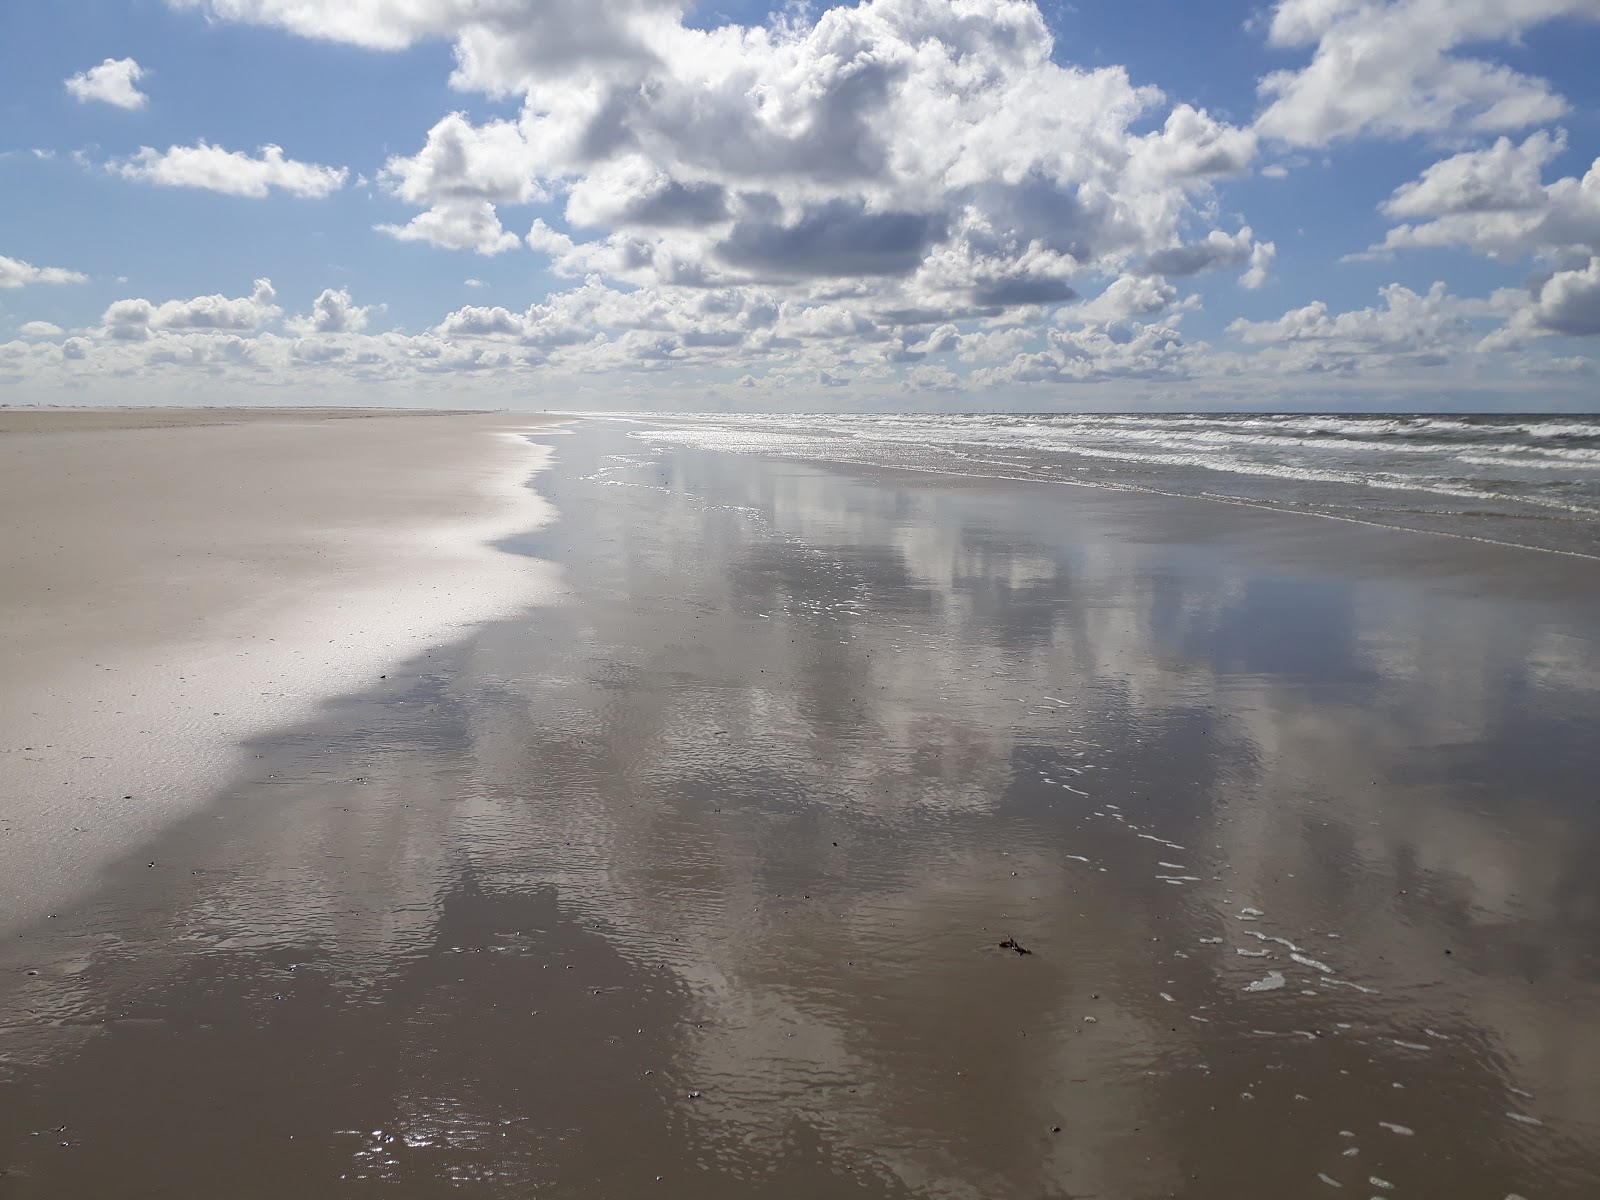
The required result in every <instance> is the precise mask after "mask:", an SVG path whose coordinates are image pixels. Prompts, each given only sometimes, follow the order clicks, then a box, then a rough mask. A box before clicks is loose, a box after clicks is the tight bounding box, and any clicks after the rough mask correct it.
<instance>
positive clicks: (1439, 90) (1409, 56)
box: [1256, 0, 1600, 146]
mask: <svg viewBox="0 0 1600 1200" xmlns="http://www.w3.org/2000/svg"><path fill="white" fill-rule="evenodd" d="M1563 17H1570V18H1587V19H1595V18H1597V17H1600V6H1597V5H1596V4H1595V0H1280V3H1279V4H1278V5H1277V7H1276V9H1275V10H1274V12H1273V18H1272V24H1271V28H1270V36H1269V40H1270V42H1271V44H1272V45H1274V46H1277V47H1286V48H1295V47H1302V46H1312V47H1314V49H1313V52H1312V56H1311V61H1310V63H1309V64H1307V65H1306V66H1305V67H1303V68H1301V69H1299V70H1283V71H1274V72H1273V73H1271V74H1270V75H1268V76H1267V77H1266V78H1265V79H1263V80H1262V81H1261V85H1260V92H1261V95H1262V96H1263V97H1264V98H1265V99H1267V100H1268V102H1269V103H1268V104H1267V107H1266V109H1265V110H1264V111H1263V112H1262V113H1261V115H1260V117H1259V118H1258V119H1257V122H1256V128H1257V130H1258V131H1259V132H1260V133H1262V134H1263V135H1264V136H1266V137H1270V138H1276V139H1281V140H1283V141H1286V142H1293V143H1297V144H1301V145H1312V146H1320V145H1326V144H1327V143H1328V142H1331V141H1334V140H1336V139H1338V138H1347V137H1354V136H1356V135H1358V134H1361V133H1368V132H1371V133H1381V134H1387V135H1392V136H1406V135H1410V134H1416V133H1430V132H1437V131H1441V130H1484V131H1493V130H1502V129H1505V130H1511V129H1521V128H1525V127H1526V126H1529V125H1535V124H1539V123H1542V122H1545V121H1550V120H1553V119H1555V118H1557V117H1559V116H1561V115H1562V114H1563V113H1565V112H1566V111H1567V104H1566V101H1565V100H1563V99H1562V98H1561V97H1560V96H1558V95H1556V94H1555V93H1554V92H1552V91H1551V90H1550V85H1549V84H1548V83H1547V82H1546V81H1545V80H1543V79H1536V78H1533V77H1532V76H1528V75H1523V74H1519V73H1518V72H1516V71H1513V70H1512V69H1511V68H1509V67H1507V66H1504V65H1503V64H1499V63H1494V62H1490V61H1486V60H1484V59H1480V58H1472V57H1467V56H1465V55H1463V54H1461V53H1459V51H1461V49H1462V48H1463V47H1465V46H1469V45H1482V44H1485V43H1494V42H1505V41H1510V40H1514V39H1516V38H1517V37H1518V36H1520V35H1521V34H1522V33H1523V32H1524V31H1525V30H1528V29H1531V28H1533V27H1535V26H1537V25H1542V24H1544V23H1546V22H1549V21H1552V20H1555V19H1558V18H1563Z"/></svg>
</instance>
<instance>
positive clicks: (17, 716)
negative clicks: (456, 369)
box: [0, 409, 550, 928]
mask: <svg viewBox="0 0 1600 1200" xmlns="http://www.w3.org/2000/svg"><path fill="white" fill-rule="evenodd" d="M537 423H538V419H537V418H533V419H528V418H516V417H507V416H502V415H493V414H476V415H439V414H431V415H430V414H405V415H396V414H375V413H371V412H351V411H341V410H332V409H320V410H265V411H262V410H243V409H237V410H229V409H203V410H174V409H144V410H138V409H129V410H54V411H52V410H38V409H13V410H6V411H4V412H0V511H3V512H4V514H5V516H4V523H3V525H0V562H3V563H4V568H5V569H4V571H3V573H0V645H3V646H4V650H3V651H0V654H3V658H0V681H3V682H0V730H3V731H4V733H3V736H0V768H3V769H0V928H9V927H13V926H15V925H16V924H18V923H20V922H22V921H26V920H27V919H29V918H31V917H34V916H37V915H39V914H40V913H41V912H45V911H48V910H49V909H50V908H51V907H52V906H54V905H57V904H60V903H62V902H64V901H65V900H66V899H67V898H68V897H70V896H71V895H72V894H73V893H74V892H76V891H79V890H81V889H82V888H83V887H85V886H86V885H87V884H88V883H89V882H91V880H92V878H93V874H94V871H95V870H96V869H97V868H98V867H99V866H101V865H103V864H104V863H105V862H106V861H108V860H109V859H110V858H111V857H112V856H114V855H116V854H118V853H121V852H123V851H125V849H126V847H127V846H128V845H129V844H130V843H131V842H133V841H136V840H137V839H139V838H142V837H145V836H148V835H149V834H150V833H151V832H152V831H154V830H155V829H158V828H160V827H161V826H162V825H164V824H166V823H168V822H170V821H171V820H173V819H175V818H176V817H178V816H180V815H182V814H183V813H185V812H187V811H190V810H191V809H192V808H193V806H194V805H196V804H197V803H199V802H200V801H201V800H202V799H204V798H205V797H207V796H208V795H209V794H210V793H211V791H212V790H213V789H214V788H215V787H216V785H217V784H218V782H219V781H220V780H221V779H222V778H223V777H224V776H225V774H226V772H227V770H228V769H229V767H230V766H232V765H233V764H234V763H235V762H237V760H238V755H239V750H238V746H239V744H240V742H241V741H242V740H243V739H244V738H245V737H246V736H247V735H249V734H251V733H254V732H257V731H259V730H261V729H262V728H264V727H267V726H269V725H271V724H272V723H276V722H281V721H284V720H290V719H294V718H297V717H301V716H304V715H306V713H307V712H309V711H310V710H311V708H312V707H313V706H314V705H315V704H316V703H317V702H318V701H319V700H321V699H323V698H325V697H327V696H330V695H333V694H336V693H337V692H338V691H340V690H342V689H345V688H347V687H348V686H349V685H350V684H351V682H352V681H355V680H358V679H364V678H368V677H373V676H376V675H377V674H379V673H381V671H382V669H383V666H384V664H385V663H387V662H390V661H392V660H394V659H395V658H396V657H397V656H401V655H405V654H411V653H414V652H415V651H416V650H417V649H418V648H419V647H421V646H424V645H427V644H429V643H431V642H434V641H437V640H439V639H441V638H443V637H445V636H446V635H448V634H450V633H451V632H452V631H454V630H457V629H459V628H461V627H463V626H466V625H469V624H471V623H473V622H475V621H480V620H483V619H485V618H487V617H490V616H495V615H501V614H504V613H506V612H509V611H511V610H512V609H514V608H515V607H517V606H519V605H522V604H526V603H528V602H530V601H531V600H533V599H535V598H537V597H538V596H539V595H541V594H542V593H543V592H544V591H545V590H546V589H547V588H548V586H549V584H550V577H549V576H548V574H547V573H542V572H541V571H540V569H539V566H538V564H536V563H533V562H531V561H530V560H528V559H527V558H524V557H517V556H512V555H508V554H505V553H502V552H500V551H496V550H494V549H492V548H491V547H490V546H489V545H488V543H489V542H490V541H491V540H493V539H495V538H498V537H504V536H506V535H509V534H512V533H515V532H518V531H519V530H522V529H526V528H531V527H534V526H536V525H537V524H538V523H539V522H540V521H541V520H543V519H544V517H545V516H546V509H545V507H544V506H543V505H542V503H541V502H540V501H539V499H538V497H537V495H536V494H535V493H534V492H533V491H531V490H530V489H529V488H527V487H525V486H523V484H524V483H525V481H526V480H527V479H528V478H529V477H530V476H531V475H532V474H533V473H534V471H535V470H536V469H537V468H538V466H539V464H540V462H541V461H542V455H543V451H542V450H540V449H537V448H535V447H533V446H531V445H529V444H528V443H527V442H526V441H525V440H524V439H521V438H519V437H518V436H516V433H515V431H516V430H517V429H518V428H522V427H527V426H531V425H535V424H537Z"/></svg>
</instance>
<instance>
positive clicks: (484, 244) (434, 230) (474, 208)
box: [373, 200, 522, 254]
mask: <svg viewBox="0 0 1600 1200" xmlns="http://www.w3.org/2000/svg"><path fill="white" fill-rule="evenodd" d="M373 228H374V229H376V230H377V231H378V232H379V233H387V234H388V235H389V236H390V237H393V238H398V239H399V240H400V241H402V242H427V243H428V244H429V245H430V246H439V247H441V248H443V249H446V250H476V251H477V252H478V253H479V254H503V253H505V252H506V251H507V250H515V249H516V248H517V247H518V246H520V245H522V239H521V238H519V237H518V236H517V235H516V234H514V233H511V232H510V231H509V230H507V229H506V228H505V227H504V226H503V225H501V224H500V217H499V215H498V214H497V213H496V212H495V210H494V205H493V204H490V203H489V202H488V201H487V200H475V201H465V202H454V203H449V204H440V205H437V206H436V207H434V208H430V209H428V210H427V211H426V212H420V213H418V214H417V215H416V216H414V217H412V218H411V220H409V221H407V222H406V223H405V224H404V225H392V224H384V225H374V226H373Z"/></svg>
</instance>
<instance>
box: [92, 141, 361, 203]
mask: <svg viewBox="0 0 1600 1200" xmlns="http://www.w3.org/2000/svg"><path fill="white" fill-rule="evenodd" d="M110 169H111V170H112V171H114V172H116V173H117V174H119V175H122V176H123V177H125V178H127V179H138V180H142V181H144V182H147V183H155V184H160V185H162V186H164V187H190V188H204V189H206V190H207V191H213V192H222V193H223V194H225V195H229V196H248V197H251V198H252V199H260V198H261V197H263V196H265V195H266V194H267V193H268V192H269V191H271V190H272V189H273V188H279V189H281V190H283V191H286V192H289V193H291V194H292V195H296V196H307V197H319V198H320V197H322V196H327V195H329V194H331V193H333V192H336V191H338V190H339V189H340V188H342V187H343V186H344V184H345V180H346V179H347V178H348V177H349V174H350V173H349V171H348V169H347V168H345V167H325V166H320V165H318V164H316V163H303V162H297V161H295V160H294V159H292V158H286V157H284V153H283V150H282V148H281V147H278V146H263V147H261V154H260V157H259V158H251V157H250V155H248V154H246V153H244V152H243V151H240V150H224V149H223V148H222V147H221V146H213V145H210V144H208V143H206V142H200V143H198V144H196V145H193V146H172V147H170V148H169V149H167V150H165V151H161V150H155V149H152V148H151V147H149V146H143V147H140V149H139V152H138V153H137V154H135V155H134V156H133V157H131V158H128V159H124V160H122V161H120V162H114V163H112V164H110Z"/></svg>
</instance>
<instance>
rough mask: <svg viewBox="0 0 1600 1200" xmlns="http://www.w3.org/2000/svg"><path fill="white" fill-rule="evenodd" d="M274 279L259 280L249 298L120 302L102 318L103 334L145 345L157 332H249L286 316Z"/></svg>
mask: <svg viewBox="0 0 1600 1200" xmlns="http://www.w3.org/2000/svg"><path fill="white" fill-rule="evenodd" d="M276 299H277V293H276V292H275V291H274V290H273V287H272V281H271V280H270V279H258V280H256V282H255V288H254V290H253V291H252V292H251V293H250V295H248V296H241V297H237V298H234V299H229V298H228V297H226V296H220V295H212V296H196V297H194V298H193V299H192V300H168V301H166V302H165V303H162V304H155V303H152V302H151V301H149V300H144V299H132V300H118V301H115V302H114V303H113V304H111V305H110V306H109V307H108V308H107V309H106V311H105V313H104V315H102V316H101V318H100V325H101V332H102V333H103V334H104V335H105V336H106V337H109V338H113V339H115V340H117V341H143V340H145V339H146V338H148V337H149V336H150V334H151V332H152V331H156V330H214V331H232V332H248V331H250V330H255V329H259V328H260V327H261V326H263V325H265V324H266V323H267V322H268V321H271V320H274V319H276V318H277V317H278V316H280V315H281V314H282V312H283V310H282V309H281V308H279V307H278V306H277V305H276V304H274V303H273V301H274V300H276Z"/></svg>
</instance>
